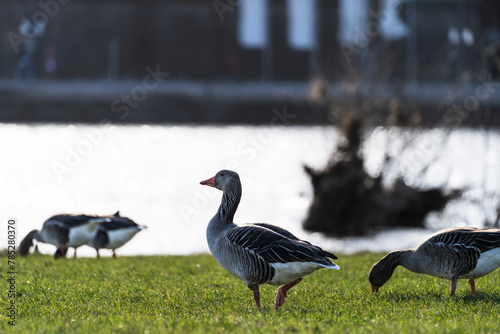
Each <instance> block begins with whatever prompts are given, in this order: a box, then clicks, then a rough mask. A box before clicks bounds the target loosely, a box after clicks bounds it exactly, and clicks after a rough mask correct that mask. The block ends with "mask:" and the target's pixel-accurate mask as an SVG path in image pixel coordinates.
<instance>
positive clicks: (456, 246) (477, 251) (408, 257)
mask: <svg viewBox="0 0 500 334" xmlns="http://www.w3.org/2000/svg"><path fill="white" fill-rule="evenodd" d="M399 265H401V266H403V267H405V268H406V269H408V270H410V271H413V272H416V273H420V274H427V275H432V276H436V277H440V278H444V279H447V280H451V292H450V296H454V295H455V290H456V288H457V280H458V279H462V278H464V279H468V280H469V284H470V288H471V293H472V294H473V295H474V294H476V284H475V282H474V279H475V278H478V277H482V276H485V275H487V274H489V273H491V272H492V271H494V270H495V269H497V268H498V267H500V229H477V228H450V229H446V230H442V231H439V232H437V233H435V234H433V235H431V236H430V237H429V238H428V239H427V240H425V241H424V242H422V243H421V244H420V245H419V246H417V247H416V248H415V249H407V250H399V251H394V252H390V253H389V254H387V255H386V256H385V257H384V258H382V259H381V260H380V261H379V262H377V263H376V264H374V265H373V267H372V268H371V270H370V274H369V281H370V283H371V285H372V292H377V291H378V289H379V288H380V287H381V286H382V285H384V284H385V282H387V281H388V280H389V278H391V276H392V273H393V272H394V269H396V267H397V266H399Z"/></svg>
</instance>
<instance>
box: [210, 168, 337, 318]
mask: <svg viewBox="0 0 500 334" xmlns="http://www.w3.org/2000/svg"><path fill="white" fill-rule="evenodd" d="M201 184H203V185H209V186H212V187H215V188H217V189H219V190H222V191H223V195H222V201H221V205H220V206H219V209H218V210H217V213H216V215H215V216H214V217H213V218H212V220H210V223H209V224H208V227H207V241H208V246H209V248H210V251H211V252H212V254H213V255H214V257H215V259H216V260H217V261H218V262H219V263H220V264H221V265H222V267H224V268H225V269H226V270H227V271H228V272H230V273H231V274H233V275H234V276H236V277H238V278H240V279H242V280H244V281H245V282H246V283H247V286H248V288H249V289H251V290H253V291H254V298H255V302H256V304H257V306H258V307H260V299H259V298H260V297H259V292H258V291H259V285H262V284H272V285H282V287H280V289H278V295H277V297H276V301H275V309H278V308H279V307H281V306H282V305H283V303H284V299H285V296H286V291H287V290H288V289H289V288H291V287H292V286H293V285H295V284H297V283H298V282H300V280H301V279H302V277H303V276H305V275H308V274H311V273H312V272H314V271H315V270H317V269H320V268H322V267H325V268H330V269H338V268H339V267H338V266H337V265H336V264H334V263H333V262H332V261H331V260H330V259H329V258H332V259H336V258H337V257H336V256H335V255H334V254H332V253H329V252H327V251H324V250H323V249H321V248H320V247H318V246H314V245H312V244H311V243H309V242H307V241H303V240H300V239H299V238H297V237H296V236H294V235H293V234H292V233H290V232H288V231H287V230H285V229H283V228H280V227H278V226H274V225H271V224H266V223H255V224H245V225H236V224H234V223H233V217H234V214H235V212H236V209H237V207H238V204H239V202H240V198H241V182H240V179H239V176H238V174H237V173H235V172H233V171H228V170H222V171H220V172H218V173H217V175H216V176H214V177H213V178H211V179H209V180H206V181H202V182H201Z"/></svg>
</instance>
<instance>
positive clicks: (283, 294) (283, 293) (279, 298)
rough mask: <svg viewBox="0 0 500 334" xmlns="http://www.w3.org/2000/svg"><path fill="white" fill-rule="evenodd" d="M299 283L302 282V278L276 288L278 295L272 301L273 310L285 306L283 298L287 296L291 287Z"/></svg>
mask: <svg viewBox="0 0 500 334" xmlns="http://www.w3.org/2000/svg"><path fill="white" fill-rule="evenodd" d="M300 281H302V277H300V278H298V279H296V280H295V281H293V282H290V283H287V284H283V285H282V286H280V287H279V288H278V293H277V294H276V299H275V301H274V310H275V311H277V310H279V309H280V308H281V306H283V304H285V298H286V295H287V292H288V290H290V289H291V288H292V287H294V286H295V285H297V284H299V283H300Z"/></svg>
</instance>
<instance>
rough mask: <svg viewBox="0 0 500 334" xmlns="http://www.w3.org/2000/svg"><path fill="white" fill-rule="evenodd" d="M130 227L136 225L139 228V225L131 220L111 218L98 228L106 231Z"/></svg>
mask: <svg viewBox="0 0 500 334" xmlns="http://www.w3.org/2000/svg"><path fill="white" fill-rule="evenodd" d="M130 227H137V228H139V225H137V224H136V223H134V222H133V221H132V220H130V219H127V220H124V219H120V220H117V219H112V220H111V221H107V222H104V223H102V224H101V226H100V228H102V229H104V230H108V231H113V230H119V229H122V228H130Z"/></svg>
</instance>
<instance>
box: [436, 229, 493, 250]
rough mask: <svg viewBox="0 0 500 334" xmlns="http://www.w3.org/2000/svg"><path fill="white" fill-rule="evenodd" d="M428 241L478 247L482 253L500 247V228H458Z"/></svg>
mask: <svg viewBox="0 0 500 334" xmlns="http://www.w3.org/2000/svg"><path fill="white" fill-rule="evenodd" d="M427 242H429V243H432V244H438V243H443V244H446V245H462V246H471V247H474V248H477V249H478V250H479V251H480V252H481V253H484V252H487V251H489V250H492V249H494V248H498V247H500V230H492V231H488V230H486V231H485V230H475V229H457V230H454V231H451V232H446V233H441V234H437V235H435V236H434V237H432V238H430V239H429V240H428V241H427Z"/></svg>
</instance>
